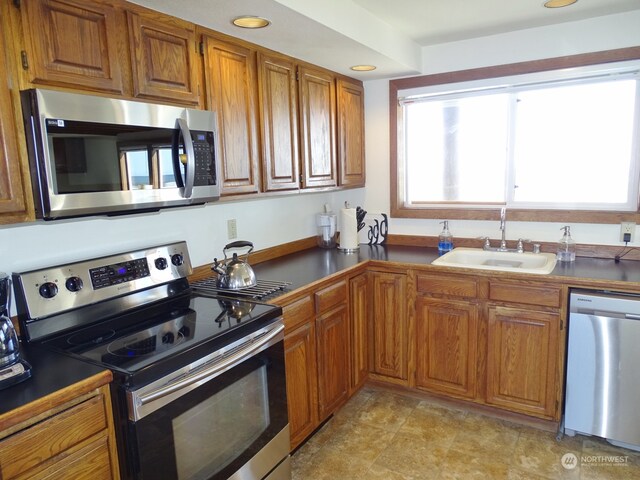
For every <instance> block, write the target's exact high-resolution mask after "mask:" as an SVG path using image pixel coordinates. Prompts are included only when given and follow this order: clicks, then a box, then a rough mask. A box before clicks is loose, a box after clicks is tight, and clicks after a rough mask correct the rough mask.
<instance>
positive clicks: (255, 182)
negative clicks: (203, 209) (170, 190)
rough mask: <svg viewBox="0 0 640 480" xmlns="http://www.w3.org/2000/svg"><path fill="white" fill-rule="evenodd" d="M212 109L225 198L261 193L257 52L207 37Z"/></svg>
mask: <svg viewBox="0 0 640 480" xmlns="http://www.w3.org/2000/svg"><path fill="white" fill-rule="evenodd" d="M204 45H205V57H204V58H205V60H204V61H205V78H206V88H207V98H208V108H209V109H210V110H213V111H214V112H216V114H217V118H218V133H219V138H218V142H219V147H220V152H221V155H222V159H221V166H222V168H221V175H222V180H221V187H222V192H221V193H222V194H223V195H230V194H240V193H253V192H258V191H259V189H260V170H259V168H260V167H259V165H260V162H259V141H258V113H257V112H258V102H257V96H258V95H257V74H256V52H255V50H252V49H249V48H246V47H244V46H242V45H238V44H234V43H230V42H225V41H222V40H218V39H216V38H213V37H209V36H205V37H204Z"/></svg>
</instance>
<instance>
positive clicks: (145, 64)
mask: <svg viewBox="0 0 640 480" xmlns="http://www.w3.org/2000/svg"><path fill="white" fill-rule="evenodd" d="M127 25H128V28H129V48H130V52H131V67H132V75H133V96H134V97H137V98H149V99H154V100H167V101H169V102H172V103H180V104H186V105H198V103H199V100H200V99H199V88H198V85H199V81H198V79H199V78H200V67H199V65H200V61H201V60H200V58H199V54H198V44H197V43H196V32H195V25H194V24H192V23H188V22H185V21H182V20H179V19H177V18H175V17H169V16H167V15H163V14H161V13H156V12H151V11H148V10H145V11H144V12H142V11H140V12H138V11H127Z"/></svg>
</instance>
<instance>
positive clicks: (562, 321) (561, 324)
mask: <svg viewBox="0 0 640 480" xmlns="http://www.w3.org/2000/svg"><path fill="white" fill-rule="evenodd" d="M560 330H564V320H560Z"/></svg>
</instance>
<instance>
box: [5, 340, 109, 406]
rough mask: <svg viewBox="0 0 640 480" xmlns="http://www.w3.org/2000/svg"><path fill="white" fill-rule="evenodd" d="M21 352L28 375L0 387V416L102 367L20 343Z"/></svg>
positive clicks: (62, 387)
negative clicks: (26, 365) (26, 364)
mask: <svg viewBox="0 0 640 480" xmlns="http://www.w3.org/2000/svg"><path fill="white" fill-rule="evenodd" d="M21 355H22V358H23V359H24V360H26V361H27V362H29V363H30V364H31V367H32V370H31V378H28V379H27V380H25V381H24V382H21V383H18V384H16V385H12V386H10V387H8V388H6V389H4V390H0V417H2V415H5V414H7V413H9V412H11V411H12V410H15V409H17V408H20V407H23V406H25V405H27V404H29V403H31V402H34V401H36V400H39V399H41V398H43V397H46V396H48V395H51V394H54V393H56V392H59V391H60V390H62V389H64V388H66V387H69V386H71V385H74V384H76V383H78V382H81V381H84V380H87V379H88V378H90V377H92V376H94V375H97V374H100V373H102V372H104V371H105V369H104V368H101V367H98V366H96V365H92V364H90V363H87V362H83V361H81V360H77V359H75V358H71V357H69V356H67V355H63V354H61V353H55V352H50V351H47V350H43V349H38V348H30V346H29V345H21Z"/></svg>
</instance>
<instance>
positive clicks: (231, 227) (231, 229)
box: [227, 218, 238, 240]
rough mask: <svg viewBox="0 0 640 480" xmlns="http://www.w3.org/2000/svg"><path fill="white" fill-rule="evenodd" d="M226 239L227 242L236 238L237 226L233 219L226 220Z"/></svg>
mask: <svg viewBox="0 0 640 480" xmlns="http://www.w3.org/2000/svg"><path fill="white" fill-rule="evenodd" d="M227 237H228V238H229V240H233V239H234V238H238V226H237V225H236V219H235V218H232V219H231V220H227Z"/></svg>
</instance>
